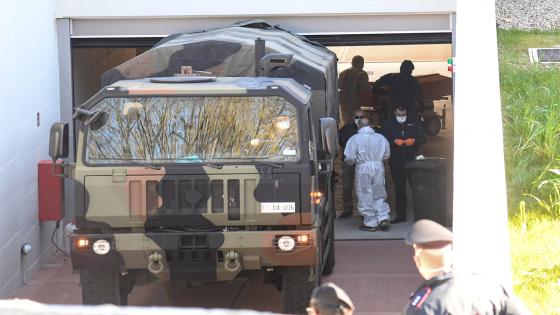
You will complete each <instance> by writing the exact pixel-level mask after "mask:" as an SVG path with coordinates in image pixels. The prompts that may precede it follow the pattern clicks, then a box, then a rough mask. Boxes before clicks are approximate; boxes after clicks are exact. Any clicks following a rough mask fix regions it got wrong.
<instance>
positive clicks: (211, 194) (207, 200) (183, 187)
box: [146, 179, 256, 221]
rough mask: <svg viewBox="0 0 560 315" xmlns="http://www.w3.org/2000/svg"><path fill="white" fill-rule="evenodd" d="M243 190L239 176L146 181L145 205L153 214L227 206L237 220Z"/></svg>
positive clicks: (247, 184) (230, 217) (202, 211)
mask: <svg viewBox="0 0 560 315" xmlns="http://www.w3.org/2000/svg"><path fill="white" fill-rule="evenodd" d="M255 182H256V181H255V180H254V179H248V180H244V183H243V184H244V185H245V187H246V188H254V185H255ZM240 194H241V183H240V180H238V179H229V180H227V181H224V180H219V179H217V180H163V181H160V182H158V181H147V182H146V209H147V211H148V213H149V214H151V215H156V214H157V215H195V214H208V213H216V214H220V213H225V212H226V206H227V209H228V211H227V214H228V220H232V221H237V220H240V219H241V213H240V210H241V198H240ZM226 198H227V199H226ZM253 200H254V199H253ZM248 201H249V200H246V202H248ZM158 204H161V207H159V208H158Z"/></svg>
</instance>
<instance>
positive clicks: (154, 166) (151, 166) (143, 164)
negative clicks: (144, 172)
mask: <svg viewBox="0 0 560 315" xmlns="http://www.w3.org/2000/svg"><path fill="white" fill-rule="evenodd" d="M129 162H130V163H132V164H135V165H138V166H144V167H146V168H149V169H152V170H157V171H159V170H161V166H160V165H153V164H148V163H142V162H137V161H129Z"/></svg>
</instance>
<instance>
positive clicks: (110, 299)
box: [80, 270, 130, 305]
mask: <svg viewBox="0 0 560 315" xmlns="http://www.w3.org/2000/svg"><path fill="white" fill-rule="evenodd" d="M80 284H81V286H82V303H83V304H92V305H95V304H114V305H126V304H127V298H128V293H129V292H130V287H129V285H128V282H127V281H126V279H125V278H124V277H123V276H121V275H120V274H119V273H118V272H115V271H95V270H80Z"/></svg>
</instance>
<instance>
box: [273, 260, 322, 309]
mask: <svg viewBox="0 0 560 315" xmlns="http://www.w3.org/2000/svg"><path fill="white" fill-rule="evenodd" d="M310 267H311V266H297V267H285V268H284V269H283V272H282V294H283V299H282V313H284V314H305V313H306V311H305V309H306V307H307V306H308V305H309V298H310V297H311V293H312V292H313V289H315V287H316V286H317V285H319V284H320V283H321V273H320V272H317V270H320V269H318V268H315V271H314V272H315V275H314V279H313V280H311V281H309V278H310V272H311V268H310Z"/></svg>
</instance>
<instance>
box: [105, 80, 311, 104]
mask: <svg viewBox="0 0 560 315" xmlns="http://www.w3.org/2000/svg"><path fill="white" fill-rule="evenodd" d="M166 79H169V81H172V80H173V79H174V77H169V78H147V79H140V80H121V81H117V82H115V83H113V84H112V85H110V86H108V87H106V88H104V89H103V90H102V91H103V92H111V91H115V92H116V91H119V92H121V93H125V94H131V95H201V94H203V95H206V94H208V95H220V94H223V95H232V94H233V95H235V94H239V95H246V94H247V93H248V92H252V93H251V94H255V93H259V91H262V92H264V93H263V95H266V94H267V93H266V91H269V93H270V91H271V90H276V89H280V90H283V91H285V92H286V93H288V94H289V95H291V96H292V97H294V98H295V99H296V100H297V101H298V102H300V103H302V104H306V103H307V102H308V101H309V99H310V97H311V91H310V90H309V89H307V88H305V87H304V86H302V85H301V84H299V83H297V82H296V81H295V80H293V79H290V78H267V77H235V78H231V77H218V78H215V77H212V78H208V79H209V81H207V82H196V83H195V82H192V83H186V82H178V83H166V82H164V83H160V82H159V81H166ZM153 81H158V82H153Z"/></svg>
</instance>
